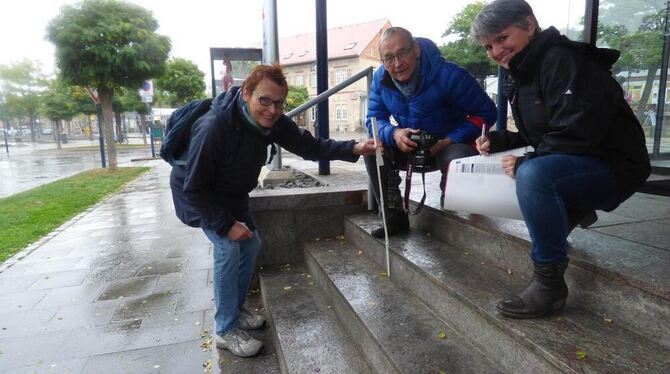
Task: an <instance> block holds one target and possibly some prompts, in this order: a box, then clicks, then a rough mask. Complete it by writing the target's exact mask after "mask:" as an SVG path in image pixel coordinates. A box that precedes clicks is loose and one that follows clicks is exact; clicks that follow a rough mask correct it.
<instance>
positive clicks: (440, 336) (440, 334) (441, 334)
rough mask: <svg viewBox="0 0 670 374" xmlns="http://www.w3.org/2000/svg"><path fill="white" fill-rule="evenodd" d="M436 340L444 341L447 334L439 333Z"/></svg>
mask: <svg viewBox="0 0 670 374" xmlns="http://www.w3.org/2000/svg"><path fill="white" fill-rule="evenodd" d="M437 338H438V339H446V338H447V333H446V332H444V331H440V332H439V334H437Z"/></svg>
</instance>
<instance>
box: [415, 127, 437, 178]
mask: <svg viewBox="0 0 670 374" xmlns="http://www.w3.org/2000/svg"><path fill="white" fill-rule="evenodd" d="M409 139H410V140H411V141H413V142H415V143H416V144H417V147H416V148H414V151H412V152H411V153H410V154H409V157H410V162H411V163H412V164H414V170H415V171H417V172H424V173H427V172H429V171H434V170H437V158H436V157H434V156H431V155H430V148H431V147H432V146H434V145H435V143H437V137H436V136H435V135H433V134H431V133H429V132H427V131H419V132H417V133H415V134H410V136H409Z"/></svg>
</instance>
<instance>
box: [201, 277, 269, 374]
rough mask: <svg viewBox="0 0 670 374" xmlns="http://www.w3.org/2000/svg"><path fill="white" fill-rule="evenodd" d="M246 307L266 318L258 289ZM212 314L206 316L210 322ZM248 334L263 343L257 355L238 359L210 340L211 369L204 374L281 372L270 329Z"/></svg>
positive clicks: (265, 373)
mask: <svg viewBox="0 0 670 374" xmlns="http://www.w3.org/2000/svg"><path fill="white" fill-rule="evenodd" d="M246 306H247V308H249V309H251V310H253V311H255V312H256V313H262V314H263V315H264V316H266V318H267V315H268V313H267V312H265V311H264V310H263V302H262V300H261V295H260V292H259V290H258V289H255V290H253V291H252V292H251V293H250V294H249V297H248V298H247V301H246ZM213 313H214V312H213V311H210V313H209V315H207V318H208V319H209V320H210V321H214V315H213ZM212 324H213V322H212ZM212 327H213V326H212ZM248 333H249V335H251V336H253V337H254V338H255V339H258V340H260V341H262V342H263V348H261V351H260V352H259V353H258V355H256V356H254V357H253V358H240V357H237V356H235V355H233V354H232V353H230V352H229V351H227V350H224V349H219V348H217V347H216V343H214V340H212V342H211V346H212V367H211V368H210V369H211V370H210V371H207V368H205V369H204V372H205V373H208V372H211V373H223V374H227V373H245V374H279V373H280V372H281V371H280V368H279V362H278V360H277V354H276V350H275V344H274V341H273V340H272V339H273V336H272V335H273V334H272V331H271V329H270V328H268V326H267V325H266V326H265V328H263V329H260V330H253V331H248Z"/></svg>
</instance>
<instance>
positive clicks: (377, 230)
mask: <svg viewBox="0 0 670 374" xmlns="http://www.w3.org/2000/svg"><path fill="white" fill-rule="evenodd" d="M386 228H387V229H388V231H389V236H391V235H396V234H401V233H405V232H408V231H409V218H408V217H407V213H405V212H404V211H402V210H393V211H390V212H387V216H386ZM372 236H374V237H375V238H383V237H384V225H378V226H375V227H374V228H373V229H372Z"/></svg>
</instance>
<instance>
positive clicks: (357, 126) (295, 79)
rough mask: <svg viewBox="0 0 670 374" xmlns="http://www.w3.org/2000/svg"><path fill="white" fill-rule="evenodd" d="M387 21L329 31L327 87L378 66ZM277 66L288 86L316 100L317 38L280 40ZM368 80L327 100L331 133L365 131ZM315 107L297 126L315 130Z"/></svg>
mask: <svg viewBox="0 0 670 374" xmlns="http://www.w3.org/2000/svg"><path fill="white" fill-rule="evenodd" d="M389 27H391V24H390V22H389V21H388V20H387V19H380V20H375V21H370V22H366V23H359V24H355V25H348V26H342V27H335V28H331V29H328V77H329V81H328V87H333V86H335V85H337V84H339V83H341V82H342V81H344V80H346V79H348V78H349V77H351V76H352V75H354V74H356V73H358V72H359V71H361V70H363V69H365V68H367V67H370V66H372V67H375V68H376V67H377V66H379V64H380V57H379V48H378V46H379V39H380V37H381V35H382V33H383V32H384V30H386V29H387V28H389ZM279 63H280V64H281V65H282V66H283V67H284V73H285V75H286V78H287V79H288V83H289V85H291V86H304V87H306V88H307V92H308V93H309V97H310V98H313V97H315V96H316V34H315V33H310V34H300V35H294V36H290V37H285V38H279ZM367 99H368V93H367V80H366V79H360V80H358V81H357V82H356V83H354V84H352V85H350V86H349V87H347V88H345V89H344V90H342V91H340V92H339V93H337V94H335V95H333V96H331V97H330V101H329V112H330V113H329V118H330V125H329V126H330V132H331V133H334V132H335V133H338V132H339V133H351V132H360V133H362V132H364V131H365V114H366V113H367ZM316 120H317V110H316V107H313V108H312V109H310V110H308V111H307V112H306V113H305V115H303V116H301V118H298V119H297V121H296V122H298V123H299V124H300V125H302V126H305V127H307V128H308V129H309V130H310V131H312V130H314V125H315V123H316Z"/></svg>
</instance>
